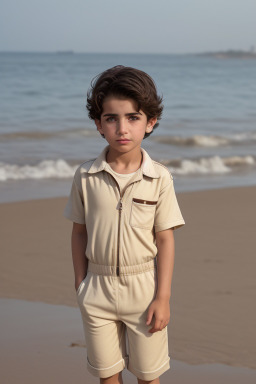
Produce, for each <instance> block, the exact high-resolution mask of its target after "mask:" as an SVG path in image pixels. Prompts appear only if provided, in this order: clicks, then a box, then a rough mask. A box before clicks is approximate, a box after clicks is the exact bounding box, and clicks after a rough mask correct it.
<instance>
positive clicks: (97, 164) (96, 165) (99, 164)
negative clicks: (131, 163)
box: [88, 145, 160, 179]
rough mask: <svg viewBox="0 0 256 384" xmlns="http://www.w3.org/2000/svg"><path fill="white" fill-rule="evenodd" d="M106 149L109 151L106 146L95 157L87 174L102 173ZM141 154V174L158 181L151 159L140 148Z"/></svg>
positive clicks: (104, 166) (105, 162)
mask: <svg viewBox="0 0 256 384" xmlns="http://www.w3.org/2000/svg"><path fill="white" fill-rule="evenodd" d="M108 149H109V145H107V146H106V147H105V148H104V149H103V151H102V152H101V153H100V155H99V156H98V157H97V159H95V160H94V162H93V163H92V165H91V167H90V169H89V170H88V173H90V174H91V173H97V172H100V171H103V170H104V169H105V168H106V165H107V164H108V163H107V161H106V154H107V151H108ZM141 152H142V155H143V160H142V164H141V170H142V173H143V174H144V175H145V176H148V177H151V178H152V179H158V178H159V177H160V175H159V174H158V172H157V171H156V169H155V167H154V164H153V161H152V159H151V157H150V156H149V154H148V153H147V152H146V151H145V149H143V148H141Z"/></svg>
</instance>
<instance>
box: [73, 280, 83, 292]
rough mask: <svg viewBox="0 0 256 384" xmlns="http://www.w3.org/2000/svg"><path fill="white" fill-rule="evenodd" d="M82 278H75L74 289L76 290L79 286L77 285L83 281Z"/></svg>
mask: <svg viewBox="0 0 256 384" xmlns="http://www.w3.org/2000/svg"><path fill="white" fill-rule="evenodd" d="M83 279H84V278H79V279H75V290H76V292H77V290H78V288H79V285H80V284H81V282H82V281H83Z"/></svg>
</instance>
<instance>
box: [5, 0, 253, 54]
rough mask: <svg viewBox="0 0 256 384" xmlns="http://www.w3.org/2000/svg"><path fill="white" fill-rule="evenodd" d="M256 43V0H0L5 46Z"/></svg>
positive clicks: (140, 47)
mask: <svg viewBox="0 0 256 384" xmlns="http://www.w3.org/2000/svg"><path fill="white" fill-rule="evenodd" d="M252 46H254V47H255V49H256V0H125V1H122V0H0V51H30V52H34V51H35V52H56V51H59V50H73V51H75V52H104V53H105V52H109V53H113V52H118V53H119V52H120V53H196V52H204V51H219V50H227V49H242V50H249V49H250V48H251V47H252Z"/></svg>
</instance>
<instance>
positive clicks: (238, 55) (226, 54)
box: [0, 49, 256, 59]
mask: <svg viewBox="0 0 256 384" xmlns="http://www.w3.org/2000/svg"><path fill="white" fill-rule="evenodd" d="M0 54H32V55H33V54H47V55H68V56H72V55H123V56H128V55H135V56H147V55H149V56H152V55H153V56H158V55H159V56H197V57H213V58H217V59H256V52H254V51H243V50H232V49H230V50H226V51H206V52H182V53H177V52H176V53H175V52H169V53H167V52H162V53H160V52H157V53H153V52H151V53H150V52H144V53H136V52H129V53H127V52H125V53H124V52H76V51H73V50H63V51H61V50H60V51H52V52H50V51H49V52H47V51H0Z"/></svg>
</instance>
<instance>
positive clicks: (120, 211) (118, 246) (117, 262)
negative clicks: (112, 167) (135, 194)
mask: <svg viewBox="0 0 256 384" xmlns="http://www.w3.org/2000/svg"><path fill="white" fill-rule="evenodd" d="M108 173H109V172H108ZM109 175H111V173H109ZM111 176H112V178H113V179H114V180H115V183H116V185H117V187H118V191H119V195H120V201H119V207H118V211H119V214H118V232H117V261H116V275H117V276H119V275H120V273H119V272H120V271H119V255H120V225H121V216H122V209H123V201H122V200H123V197H124V193H125V191H126V189H127V188H128V187H129V186H130V185H132V184H133V183H135V182H136V180H135V181H132V182H131V183H129V184H128V185H126V187H125V188H124V189H123V192H122V193H121V191H120V187H119V184H118V182H117V181H116V179H115V178H114V176H113V175H111Z"/></svg>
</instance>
